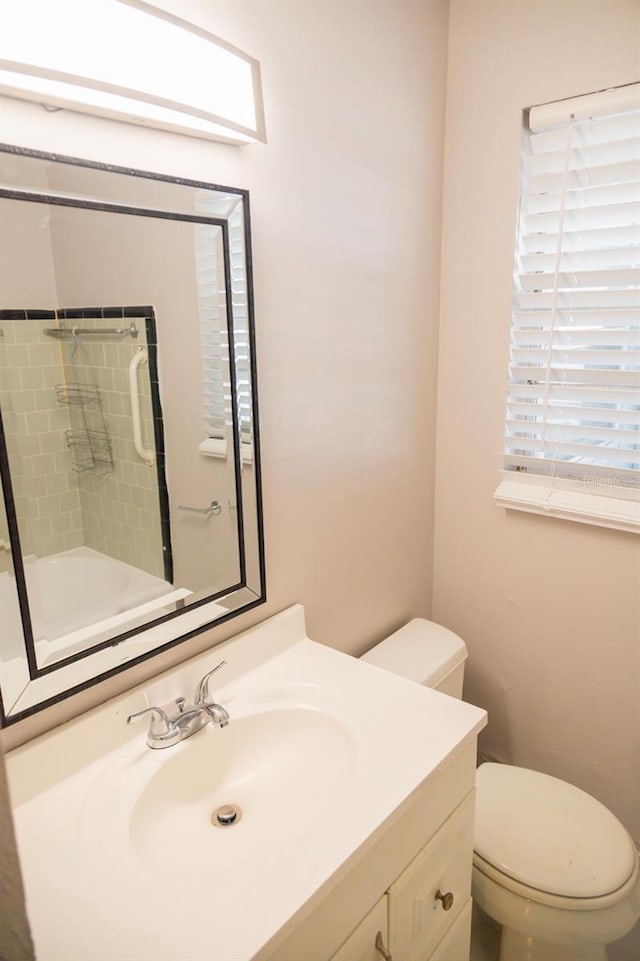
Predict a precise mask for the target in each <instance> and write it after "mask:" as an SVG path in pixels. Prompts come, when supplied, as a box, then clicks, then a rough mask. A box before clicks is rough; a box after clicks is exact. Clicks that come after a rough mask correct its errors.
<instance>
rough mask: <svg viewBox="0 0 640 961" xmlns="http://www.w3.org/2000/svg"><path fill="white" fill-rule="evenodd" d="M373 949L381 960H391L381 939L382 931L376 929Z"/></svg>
mask: <svg viewBox="0 0 640 961" xmlns="http://www.w3.org/2000/svg"><path fill="white" fill-rule="evenodd" d="M375 949H376V951H377V952H378V954H379V955H380V957H381V958H382V961H393V958H392V957H391V955H390V954H389V952H388V951H387V949H386V948H385V946H384V941H383V940H382V931H378V933H377V934H376V943H375Z"/></svg>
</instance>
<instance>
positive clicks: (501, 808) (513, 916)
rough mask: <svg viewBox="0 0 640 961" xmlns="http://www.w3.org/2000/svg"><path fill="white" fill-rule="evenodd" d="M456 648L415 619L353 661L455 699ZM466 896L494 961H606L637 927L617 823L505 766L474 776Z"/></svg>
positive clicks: (626, 841) (576, 797) (634, 881)
mask: <svg viewBox="0 0 640 961" xmlns="http://www.w3.org/2000/svg"><path fill="white" fill-rule="evenodd" d="M466 656H467V650H466V646H465V644H464V641H462V640H461V639H460V638H459V637H458V636H457V635H456V634H454V633H453V632H452V631H449V630H448V629H447V628H445V627H442V626H441V625H439V624H434V623H433V622H431V621H426V620H423V619H421V618H416V619H414V620H413V621H410V622H409V624H406V625H405V626H404V627H403V628H401V629H400V630H399V631H396V632H395V634H392V635H391V636H390V637H388V638H386V639H385V640H384V641H382V642H381V643H380V644H378V645H376V647H374V648H372V650H370V651H368V652H367V653H366V654H364V655H363V660H366V661H369V662H370V663H372V664H375V665H377V666H378V667H382V668H385V669H386V670H388V671H392V672H393V673H395V674H400V675H401V676H403V677H406V678H408V679H409V680H413V681H416V682H418V683H420V684H424V685H425V686H427V687H432V688H434V689H436V690H438V691H441V692H442V693H445V694H449V695H452V696H454V697H461V696H462V682H463V673H464V663H465V660H466ZM472 895H473V898H474V900H475V901H476V903H477V904H478V905H479V906H480V907H481V908H482V909H483V910H484V912H485V913H486V914H487V915H489V917H490V918H493V920H494V921H496V922H497V923H498V924H500V925H501V926H502V932H501V939H500V961H606V958H607V951H606V945H607V944H610V943H611V942H613V941H617V940H618V939H619V938H622V937H624V935H625V934H627V933H628V932H629V931H630V930H631V929H632V928H633V926H634V925H635V924H636V923H637V921H638V919H640V869H639V865H638V853H637V851H636V849H635V846H634V844H633V841H632V839H631V837H630V835H629V834H628V832H627V831H626V829H625V828H624V827H623V825H622V824H620V822H619V821H618V820H617V818H616V817H615V816H614V815H613V814H612V813H611V812H610V811H609V810H607V808H606V807H604V805H602V804H600V802H599V801H597V800H596V799H595V798H593V797H591V796H590V795H589V794H587V793H586V792H584V791H581V790H580V789H579V788H577V787H574V786H573V785H571V784H568V783H567V782H566V781H562V780H560V779H558V778H554V777H550V776H549V775H546V774H542V773H540V772H537V771H530V770H528V769H526V768H520V767H514V766H512V765H508V764H494V763H485V764H481V765H480V767H479V768H478V770H477V774H476V821H475V837H474V856H473V878H472Z"/></svg>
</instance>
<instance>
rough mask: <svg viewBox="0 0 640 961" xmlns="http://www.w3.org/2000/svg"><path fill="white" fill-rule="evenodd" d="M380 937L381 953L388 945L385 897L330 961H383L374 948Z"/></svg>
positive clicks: (382, 955) (381, 954)
mask: <svg viewBox="0 0 640 961" xmlns="http://www.w3.org/2000/svg"><path fill="white" fill-rule="evenodd" d="M378 935H380V940H381V943H382V946H383V951H386V949H387V946H388V944H389V940H388V925H387V897H386V895H385V896H384V897H383V898H380V900H379V901H378V903H377V904H376V905H375V907H373V908H372V909H371V911H369V914H367V916H366V917H365V919H364V921H361V922H360V924H359V925H358V927H357V928H356V929H355V931H353V932H352V933H351V934H350V935H349V937H348V938H347V940H346V941H345V942H344V944H343V945H342V947H341V948H338V950H337V952H336V953H335V954H334V955H333V957H332V958H331V961H384V954H383V953H380V951H379V950H378V949H377V948H376V940H377V939H378Z"/></svg>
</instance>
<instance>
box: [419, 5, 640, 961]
mask: <svg viewBox="0 0 640 961" xmlns="http://www.w3.org/2000/svg"><path fill="white" fill-rule="evenodd" d="M449 36H450V46H449V66H448V88H447V98H448V99H447V128H446V129H447V133H446V144H445V171H446V173H445V192H444V211H443V248H442V287H441V322H440V354H439V395H438V434H437V485H436V537H435V579H434V617H435V619H436V620H440V621H442V622H443V623H444V624H446V625H447V626H449V627H451V628H453V629H454V630H457V631H459V632H460V634H462V635H463V636H464V637H465V638H466V640H467V642H468V645H469V652H470V660H469V667H468V672H467V684H466V689H465V696H466V697H467V698H468V699H469V700H470V701H473V702H474V703H477V704H480V705H482V706H483V707H485V708H487V709H488V711H489V726H488V728H487V730H486V732H485V734H484V736H483V739H482V743H481V749H482V750H483V751H484V752H485V753H486V754H488V755H491V756H495V757H497V758H499V759H503V760H507V761H512V762H515V763H517V764H521V765H524V766H530V767H533V768H538V769H541V770H544V771H547V772H548V773H550V774H555V775H558V776H560V777H564V778H567V779H568V780H570V781H573V782H574V783H575V784H577V785H579V786H581V787H582V788H584V789H585V790H587V791H589V792H591V793H592V794H594V795H595V796H596V797H598V798H600V800H602V802H603V803H604V804H606V805H607V806H608V807H610V808H611V810H613V811H614V812H615V813H616V814H617V815H618V816H619V817H620V818H621V819H622V821H623V822H624V823H625V824H626V825H627V827H628V828H629V830H630V831H631V832H632V833H633V835H634V837H635V839H636V842H637V843H639V844H640V807H639V806H638V799H639V797H640V541H639V539H638V538H637V537H635V536H634V535H632V534H625V533H617V532H611V531H606V530H603V529H599V528H595V527H588V526H585V525H581V524H577V523H571V522H566V521H559V520H553V519H549V518H543V517H537V516H534V515H527V514H519V513H517V512H509V513H507V512H505V511H504V510H503V509H501V508H500V509H499V508H497V507H496V506H495V505H494V503H493V497H492V495H493V491H494V489H495V487H496V486H497V483H498V479H499V477H498V470H499V467H500V452H501V450H502V427H503V416H504V410H505V386H506V375H507V360H508V341H509V323H510V306H511V273H512V264H513V243H514V232H515V224H516V205H517V195H518V162H519V138H520V123H521V111H522V108H523V107H526V106H528V105H531V104H536V103H541V102H544V101H547V100H554V99H560V98H563V97H568V96H572V95H575V94H580V93H587V92H589V91H593V90H598V89H600V88H603V87H606V86H610V85H615V84H623V83H628V82H630V81H633V80H637V79H638V65H639V50H640V4H638V2H637V0H602V2H600V0H562V2H558V0H537V2H536V3H531V0H483V2H477V0H452V3H451V21H450V35H449ZM626 951H627V953H626V954H620V955H619V957H623V956H624V957H629V958H631V957H632V956H633V957H638V956H639V954H640V945H638V946H637V948H636V951H637V953H634V952H633V949H632V948H631V947H630V946H628V947H627V949H626Z"/></svg>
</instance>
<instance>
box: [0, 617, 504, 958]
mask: <svg viewBox="0 0 640 961" xmlns="http://www.w3.org/2000/svg"><path fill="white" fill-rule="evenodd" d="M290 611H291V612H294V614H292V616H295V617H297V618H298V621H299V619H300V611H301V608H299V607H297V606H296V607H294V608H291V609H290ZM284 613H285V615H286V614H288V613H289V612H284ZM283 616H284V615H278V617H279V618H282V617H283ZM274 620H275V619H273V618H272V619H271V621H274ZM265 624H267V625H268V624H269V622H265ZM261 627H262V625H259V626H258V628H254V629H252V630H251V631H248V632H246V633H245V635H241V636H240V637H239V638H236V639H233V641H234V645H233V646H232V647H229V649H228V653H227V651H226V650H224V645H222V646H220V647H218V648H215V649H214V650H212V651H209V652H207V654H206V655H201V656H200V657H199V658H197V659H194V660H195V662H197V663H196V665H195V666H194V667H191V668H190V670H191V674H192V675H193V673H194V671H195V674H196V675H197V674H200V675H201V674H202V673H204V672H205V671H206V670H207V669H209V668H210V667H211V666H213V665H214V664H215V663H216V662H217V661H218V660H219V659H220V654H221V652H222V653H223V655H224V656H225V657H226V659H227V661H228V662H229V667H230V668H232V666H233V657H234V651H236V652H240V651H241V648H240V647H238V646H237V642H239V641H241V640H242V638H245V639H247V645H248V647H251V646H253V648H254V649H255V641H256V638H257V637H259V633H256V632H259V631H260V629H261ZM247 645H245V647H247ZM248 647H247V649H248ZM238 658H239V660H240V661H241V660H242V653H239V654H238ZM191 663H192V664H193V662H191ZM179 670H180V669H178V673H179ZM245 670H246V667H245ZM231 674H233V671H231ZM219 676H220V677H221V675H216V678H217V677H219ZM171 677H173V681H174V687H173V691H172V694H173V696H177V695H179V694H187V693H188V692H187V691H185V690H183V689H182V688H183V685H184V684H185V683H186V682H185V677H186V675H185V673H184V671H183V672H182V674H180V676H179V678H178V677H177V674H176V672H174V675H171V676H170V675H165V677H164V680H163V681H162V684H164V689H166V688H167V686H170V684H169V681H170V680H171ZM190 680H191V678H190ZM147 687H151V688H152V685H147ZM215 695H216V700H218V701H219V702H220V703H221V704H223V705H225V707H227V709H228V711H229V714H230V716H231V721H230V724H229V726H228V727H226V728H224V729H222V730H220V729H214V728H212V727H211V726H209V727H207V728H205V729H204V730H203V731H202V732H200V733H198V734H195V735H194V736H193V737H192V738H190V739H189V740H187V741H184V742H182V743H181V744H179V745H177V746H175V747H172V748H168V749H165V750H162V751H151V750H150V749H149V748H147V747H146V744H145V733H144V732H145V729H146V726H145V724H144V723H143V725H142V727H137V726H130V727H125V724H124V720H125V717H126V715H127V714H128V713H130V712H131V711H134V710H138V709H140V692H137V693H136V692H132V693H130V694H128V695H124V696H122V697H120V698H118V699H115V700H113V701H111V702H108V703H107V704H105V705H103V706H102V707H100V708H98V709H96V710H94V711H92V712H90V714H89V715H86V716H85V717H81V718H78V719H76V720H75V721H72V722H71V723H69V724H67V725H64V726H62V727H61V728H59V729H56V730H54V731H52V732H50V733H49V734H47V735H44V736H43V737H42V738H38V739H37V740H35V741H33V742H30V743H29V744H26V745H24V746H23V747H21V748H18V749H17V750H15V751H13V752H11V753H10V754H9V755H7V769H8V775H9V783H10V789H11V793H12V796H13V799H14V818H15V825H16V833H17V838H18V846H19V851H20V857H21V864H22V871H23V878H24V883H25V888H26V892H27V909H28V914H29V918H30V921H31V926H32V931H33V935H34V940H35V944H36V954H37V957H38V961H116V959H118V961H249V959H251V958H253V957H254V956H255V955H256V953H257V952H259V951H260V950H261V949H262V948H264V946H265V945H266V944H267V943H268V942H269V941H270V940H271V939H272V938H273V937H274V936H275V935H276V934H277V932H278V931H280V930H281V929H282V928H283V926H284V925H285V924H286V923H287V921H288V920H289V919H290V918H291V917H292V916H293V915H295V914H296V912H297V911H299V910H300V909H301V907H302V906H303V905H305V904H306V903H307V902H309V901H310V900H312V899H314V897H316V896H317V895H318V892H319V891H320V889H321V888H323V886H325V885H326V883H327V881H328V880H329V879H330V878H331V877H332V876H333V875H335V873H336V872H337V871H339V869H341V868H344V866H345V865H347V864H348V863H349V862H350V861H351V860H352V859H355V857H356V856H358V857H360V856H361V855H362V853H363V852H364V851H365V850H366V849H367V848H368V846H369V845H371V844H373V842H374V840H375V838H374V836H379V833H380V831H381V830H384V827H385V825H386V824H387V823H388V820H389V819H390V818H391V817H392V816H393V814H394V812H396V811H397V809H398V807H399V806H401V805H402V804H403V802H405V801H406V800H407V799H408V798H409V797H410V795H411V794H412V793H413V792H414V791H415V790H416V789H417V788H418V787H419V786H420V785H421V783H422V782H423V781H424V780H425V778H427V777H428V776H429V775H430V774H431V773H432V772H433V771H434V770H435V769H436V768H437V767H438V766H439V765H440V764H442V763H443V761H444V760H445V759H446V758H447V757H448V755H449V754H450V753H451V752H452V751H453V750H454V749H455V748H456V747H458V746H459V745H460V744H461V743H462V742H463V741H464V740H466V739H467V738H470V737H474V736H475V735H476V734H477V732H478V731H479V730H481V728H482V727H484V724H485V722H486V715H485V713H484V711H481V710H479V709H478V708H475V707H472V706H471V705H468V704H464V703H462V702H459V701H456V700H454V699H453V698H449V697H446V696H444V695H441V694H438V693H437V692H434V691H431V690H428V689H426V688H423V687H420V686H419V685H416V684H413V683H411V682H409V681H406V680H404V679H402V678H399V677H396V676H395V675H391V674H388V673H387V672H385V671H382V670H380V669H379V668H376V667H373V666H371V665H369V664H366V663H364V662H362V661H359V660H356V659H354V658H352V657H349V656H348V655H345V654H341V653H339V652H337V651H334V650H332V649H329V648H327V647H324V646H322V645H318V644H315V643H314V642H313V641H309V640H308V639H304V640H299V641H298V642H297V643H293V644H292V646H290V647H288V648H286V649H285V650H283V651H281V652H280V653H276V654H275V656H273V657H270V658H269V659H268V660H266V661H265V662H263V663H262V664H259V665H258V666H256V667H255V668H254V669H252V670H249V672H248V673H244V674H240V676H236V677H232V678H231V679H230V680H229V681H228V682H226V683H220V684H219V685H216V686H215ZM157 696H158V689H157V688H156V689H155V690H153V689H152V690H151V691H148V692H147V695H145V702H146V700H147V698H148V697H157ZM136 698H137V700H136ZM143 703H144V702H143ZM149 703H154V701H153V700H151V701H150V702H149ZM159 703H162V701H160V702H159ZM289 711H291V712H293V713H291V714H288V713H287V712H289ZM289 717H290V718H293V719H294V720H293V722H292V723H291V724H290V725H289V727H287V718H289ZM283 718H284V726H283V725H282V723H281V719H283ZM279 719H280V720H279ZM246 724H248V725H249V727H246ZM242 725H245V727H242ZM278 725H280V726H278ZM243 730H249V731H251V732H255V738H254V735H253V733H252V734H251V738H253V741H252V742H251V743H249V742H245V741H243V740H242V737H243V736H244V735H242V734H239V733H238V732H242V731H243ZM270 732H273V733H270ZM225 737H228V738H231V739H233V738H239V740H238V741H237V743H238V744H239V745H240V746H239V748H238V750H239V751H242V752H245V751H247V752H248V753H247V754H246V755H245V754H244V753H243V755H242V756H243V757H245V756H246V758H247V761H246V772H245V774H246V776H244V777H243V774H242V771H240V776H238V777H235V780H234V781H233V784H234V790H235V791H236V792H237V796H234V797H230V798H227V799H226V800H228V801H238V803H240V804H241V805H242V808H243V820H242V821H241V822H239V823H238V824H237V825H236V826H235V827H233V828H231V829H222V830H217V829H215V828H213V827H211V826H210V825H209V824H208V823H207V825H206V827H203V828H202V830H203V832H204V833H203V834H202V835H201V837H202V838H203V842H202V844H200V843H199V842H198V841H197V837H196V835H194V836H193V837H191V835H190V834H189V832H188V831H187V833H186V834H185V835H184V839H183V838H182V836H181V834H180V832H181V825H182V824H186V823H187V822H186V821H185V820H184V819H189V818H193V817H194V812H196V810H197V805H196V807H194V808H192V809H191V810H190V809H189V804H191V803H192V802H193V796H192V794H193V792H192V794H189V792H188V790H187V787H185V788H184V791H183V794H184V796H183V797H182V796H181V794H180V786H181V785H188V784H190V783H191V781H190V780H189V778H190V775H187V776H186V778H184V779H183V778H182V777H181V776H180V770H181V769H183V770H186V769H185V768H184V765H185V764H187V763H189V764H192V765H193V764H195V765H196V767H197V770H198V778H199V781H203V779H204V781H206V778H207V776H208V775H207V771H208V770H209V769H210V770H211V771H212V772H213V773H212V775H211V776H212V777H214V778H215V777H221V778H222V779H223V781H224V782H225V784H228V783H231V781H230V780H229V777H230V775H228V774H227V772H226V769H225V770H223V771H222V772H216V769H215V768H216V758H219V764H220V765H221V766H222V767H224V766H225V765H226V766H227V767H230V766H233V762H234V751H235V747H234V745H235V744H236V741H235V740H229V741H228V744H229V745H231V748H230V750H229V751H227V752H226V753H225V750H224V748H226V743H223V740H222V739H224V738H225ZM296 738H298V740H297V741H296ZM88 741H89V742H91V741H93V744H91V743H88ZM280 741H282V745H281V744H280V743H279V742H280ZM247 744H248V747H247ZM172 752H177V753H172ZM179 752H181V753H179ZM203 752H204V753H203ZM272 752H273V754H272ZM287 752H289V754H287ZM291 752H293V754H292V753H291ZM75 755H77V756H78V757H82V759H83V760H82V764H81V765H80V766H78V764H74V763H72V764H70V763H69V758H70V757H72V756H75ZM272 756H273V760H272ZM203 759H204V760H203ZM207 761H208V762H209V764H207ZM267 761H268V763H267ZM168 762H170V763H171V764H172V765H173V766H172V767H171V768H165V769H164V771H165V773H166V772H169V774H168V775H167V777H168V778H169V780H167V778H165V781H164V782H162V781H158V779H157V778H156V779H155V781H154V784H156V783H157V784H162V783H165V784H167V785H169V787H168V789H167V790H168V794H170V795H171V804H170V805H169V806H168V809H167V810H168V813H167V819H166V820H165V821H164V822H162V821H160V822H159V824H160V827H158V828H157V831H158V832H159V833H156V834H154V830H156V828H154V824H155V815H156V812H157V811H159V810H160V809H162V807H163V804H164V803H165V796H164V794H163V793H162V791H160V793H158V790H156V788H153V790H155V791H156V793H155V794H154V793H153V790H152V789H151V788H150V787H149V785H150V784H151V782H152V780H153V779H154V777H155V776H156V775H157V774H158V772H159V771H160V769H161V768H162V766H163V765H166V764H167V763H168ZM261 766H262V767H263V768H264V770H262V772H261V770H260V769H261ZM74 768H75V770H74ZM316 768H317V774H318V781H317V784H318V790H317V791H316V790H315V788H314V776H315V773H316ZM297 770H299V771H300V772H302V774H301V777H296V771H297ZM174 772H175V776H174ZM225 779H226V780H225ZM244 781H246V784H245V785H244V787H243V782H244ZM152 787H153V785H152ZM194 790H195V789H194ZM243 791H244V794H243ZM278 791H280V792H281V794H278ZM145 792H146V793H145ZM150 792H151V793H150ZM185 792H186V793H185ZM261 792H262V793H261ZM323 792H324V793H323ZM196 793H197V792H196ZM143 795H144V798H146V799H147V800H146V801H145V803H146V804H152V805H153V804H155V807H153V806H152V807H147V808H140V807H139V805H138V809H136V804H137V803H138V801H139V799H140V797H142V796H143ZM187 795H189V796H187ZM316 795H317V797H316ZM149 798H151V801H150V800H149ZM153 798H156V801H153ZM279 798H281V803H279ZM219 801H220V799H218V800H216V804H217V803H219ZM316 801H317V802H318V804H319V805H320V808H319V810H318V811H317V812H316V811H315V808H314V804H315V803H316ZM204 803H205V805H206V804H207V803H209V802H208V799H207V798H205V801H204ZM180 805H183V807H180ZM136 811H137V813H136ZM140 811H142V815H141V814H140ZM149 811H151V812H152V813H151V815H149V813H148V812H149ZM176 812H177V813H176ZM267 813H268V817H266V814H267ZM141 818H142V819H141ZM261 818H262V821H261V820H260V819H261ZM265 818H266V820H265ZM180 819H183V820H180ZM205 820H207V818H204V819H203V821H205ZM162 824H164V825H165V827H164V828H163V827H162ZM243 825H244V827H243ZM189 830H190V828H189ZM241 830H243V831H244V832H245V833H244V834H241V833H240V831H241ZM252 830H254V834H253V835H252V834H251V831H252ZM163 831H164V833H163ZM207 832H208V833H207ZM234 832H237V833H234ZM209 838H211V842H210V843H211V845H212V846H211V847H209V841H208V839H209ZM165 839H166V844H165ZM194 839H195V840H194ZM194 845H197V846H196V847H194ZM165 848H166V850H165Z"/></svg>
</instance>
